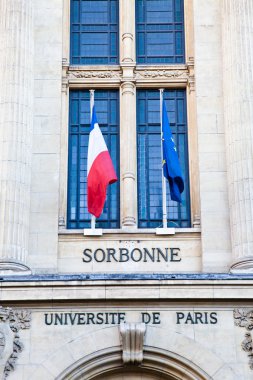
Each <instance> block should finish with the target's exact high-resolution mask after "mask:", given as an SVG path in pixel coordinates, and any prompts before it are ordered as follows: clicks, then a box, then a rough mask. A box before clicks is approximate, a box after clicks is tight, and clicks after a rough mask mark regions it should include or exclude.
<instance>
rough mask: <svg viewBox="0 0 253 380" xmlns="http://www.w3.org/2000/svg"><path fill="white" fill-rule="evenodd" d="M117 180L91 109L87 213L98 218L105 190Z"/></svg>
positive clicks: (93, 111) (102, 205)
mask: <svg viewBox="0 0 253 380" xmlns="http://www.w3.org/2000/svg"><path fill="white" fill-rule="evenodd" d="M117 180H118V178H117V175H116V173H115V170H114V167H113V163H112V160H111V157H110V154H109V152H108V149H107V146H106V143H105V140H104V138H103V135H102V132H101V130H100V128H99V125H98V122H97V117H96V112H95V107H94V106H93V109H92V119H91V126H90V136H89V145H88V167H87V193H88V211H89V213H90V214H92V215H94V216H95V217H96V218H98V217H99V216H100V215H101V213H102V211H103V208H104V203H105V199H106V189H107V186H108V185H109V184H112V183H114V182H116V181H117Z"/></svg>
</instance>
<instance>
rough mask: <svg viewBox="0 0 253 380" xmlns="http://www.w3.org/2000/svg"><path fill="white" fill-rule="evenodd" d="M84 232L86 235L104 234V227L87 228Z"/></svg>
mask: <svg viewBox="0 0 253 380" xmlns="http://www.w3.org/2000/svg"><path fill="white" fill-rule="evenodd" d="M83 234H84V236H102V235H103V230H102V228H85V229H84V230H83Z"/></svg>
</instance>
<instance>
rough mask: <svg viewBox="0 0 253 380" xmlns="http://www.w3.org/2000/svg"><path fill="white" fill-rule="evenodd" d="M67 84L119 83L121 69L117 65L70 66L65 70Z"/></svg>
mask: <svg viewBox="0 0 253 380" xmlns="http://www.w3.org/2000/svg"><path fill="white" fill-rule="evenodd" d="M66 78H67V82H68V84H72V85H74V84H87V85H90V84H92V85H94V84H95V85H96V84H98V85H99V84H106V85H109V86H111V85H114V84H117V85H119V84H120V82H121V79H122V70H121V69H120V68H119V67H109V68H108V67H107V66H103V67H99V68H95V67H92V68H91V67H89V68H88V67H87V68H86V67H84V66H70V67H69V68H68V70H67V72H66Z"/></svg>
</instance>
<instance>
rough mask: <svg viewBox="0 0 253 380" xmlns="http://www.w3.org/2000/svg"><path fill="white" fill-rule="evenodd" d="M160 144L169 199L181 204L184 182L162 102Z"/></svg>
mask: <svg viewBox="0 0 253 380" xmlns="http://www.w3.org/2000/svg"><path fill="white" fill-rule="evenodd" d="M162 144H163V175H164V177H165V178H167V179H168V181H169V186H170V197H171V199H172V200H173V201H176V202H180V203H181V202H182V199H181V193H182V192H183V191H184V181H183V177H182V172H181V168H180V164H179V159H178V155H177V148H176V146H175V142H174V139H173V136H172V133H171V130H170V124H169V119H168V115H167V111H166V105H165V101H164V100H163V110H162Z"/></svg>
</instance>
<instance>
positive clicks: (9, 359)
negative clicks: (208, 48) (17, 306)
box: [0, 306, 31, 380]
mask: <svg viewBox="0 0 253 380" xmlns="http://www.w3.org/2000/svg"><path fill="white" fill-rule="evenodd" d="M30 325H31V312H30V311H28V310H14V309H11V308H9V307H7V308H4V307H2V306H0V374H1V378H2V379H3V380H5V379H6V378H7V377H8V376H9V374H10V372H12V371H14V369H15V365H16V361H17V359H18V354H19V353H20V352H21V351H23V349H24V346H23V343H22V342H21V340H20V336H19V331H20V330H25V329H29V328H30Z"/></svg>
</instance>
